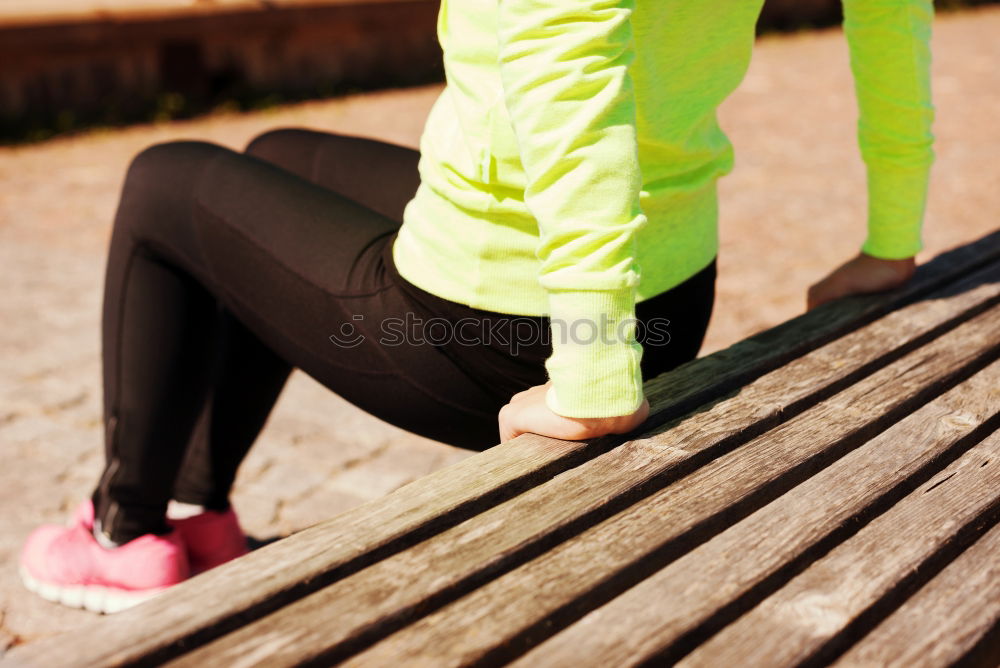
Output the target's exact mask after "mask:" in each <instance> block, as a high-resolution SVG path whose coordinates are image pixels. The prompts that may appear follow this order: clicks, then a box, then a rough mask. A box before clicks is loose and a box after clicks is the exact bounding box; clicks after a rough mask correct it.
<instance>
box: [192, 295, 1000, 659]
mask: <svg viewBox="0 0 1000 668" xmlns="http://www.w3.org/2000/svg"><path fill="white" fill-rule="evenodd" d="M997 327H1000V307H996V308H994V309H992V310H991V311H989V312H987V313H984V314H982V315H980V316H978V317H977V318H975V319H973V320H972V321H970V322H968V323H966V324H965V325H962V326H960V327H959V328H956V329H955V330H953V331H952V332H949V333H948V334H947V335H945V336H943V337H941V338H939V339H936V340H934V341H933V342H931V343H930V344H928V345H927V346H924V347H922V348H919V349H917V350H916V351H914V352H913V353H911V354H910V355H907V356H906V357H904V358H902V359H900V360H897V361H896V362H895V363H893V364H891V365H890V366H888V367H886V368H884V369H882V370H880V371H879V372H876V373H875V374H873V375H872V376H869V377H867V378H865V379H864V380H862V381H860V382H859V383H857V384H855V385H852V386H851V387H849V388H848V389H846V390H845V391H843V392H841V393H839V394H838V395H835V396H834V397H831V398H830V399H828V400H827V401H825V402H823V403H822V404H820V405H818V406H816V407H814V408H812V409H810V410H808V411H806V412H805V413H803V414H801V415H799V416H798V417H796V418H793V419H792V420H789V421H788V422H786V423H784V424H782V425H781V426H780V427H777V428H775V429H773V430H771V431H769V432H767V433H765V434H763V435H761V436H759V437H757V438H755V439H754V440H752V441H750V442H748V443H746V444H745V445H742V446H741V447H739V448H738V449H736V450H735V451H733V452H730V453H728V454H726V455H723V456H721V457H719V458H718V459H715V460H713V461H711V462H710V463H708V464H707V465H705V466H703V467H701V468H699V469H698V470H696V471H694V472H693V473H691V474H689V475H688V476H686V477H685V478H683V479H681V480H680V481H678V482H676V483H675V484H672V485H669V486H667V487H666V488H664V489H662V490H660V491H658V492H656V493H655V494H653V495H652V496H649V497H647V498H645V499H643V500H641V501H639V502H638V503H635V504H634V505H632V506H631V507H629V508H627V509H626V510H625V511H623V512H621V513H620V514H618V515H616V516H614V517H612V518H610V519H608V520H606V521H604V522H601V523H600V524H597V525H596V526H594V527H592V528H590V529H588V530H586V531H584V532H583V533H581V534H579V535H578V536H575V537H574V538H572V539H571V540H569V541H567V542H564V543H561V544H559V545H557V546H555V547H554V548H552V549H550V550H548V551H547V552H545V553H544V554H542V555H540V556H538V557H537V558H535V559H533V560H532V561H530V562H527V563H525V564H524V565H522V566H520V567H518V568H516V569H514V570H512V571H510V572H507V573H506V574H504V575H502V576H501V577H498V578H496V579H494V580H492V581H490V582H489V583H487V584H485V585H483V586H481V587H479V588H478V589H476V590H474V591H472V592H471V593H469V594H467V595H466V596H464V597H463V598H461V599H458V600H457V601H455V602H454V603H452V604H450V605H448V606H445V607H443V608H441V609H440V610H438V611H436V612H434V613H432V614H430V615H426V616H425V617H423V618H422V619H420V620H419V621H417V622H415V623H413V624H412V625H410V626H408V627H406V628H404V629H402V630H401V631H399V632H397V633H394V634H393V635H391V636H389V637H387V638H386V639H384V640H382V641H381V642H379V643H378V644H376V645H374V646H373V647H371V648H370V649H369V650H367V651H366V652H364V653H361V654H358V655H357V656H355V657H353V658H352V659H350V660H348V661H347V662H346V665H359V666H363V665H377V664H379V663H386V662H390V661H398V660H400V659H401V658H402V657H405V658H406V661H407V663H418V664H420V665H435V666H439V665H440V666H451V665H463V664H465V663H471V662H475V661H483V660H485V661H486V662H487V663H493V662H495V661H500V660H506V659H507V658H509V657H512V656H517V655H518V654H519V653H520V652H522V651H523V650H524V649H527V648H528V647H531V646H532V645H534V644H536V643H537V642H538V641H540V640H542V639H544V638H545V637H547V635H549V634H551V633H553V632H555V631H558V630H559V629H560V628H561V627H562V626H564V625H566V624H569V623H572V622H573V621H575V619H578V618H579V616H581V615H582V614H585V613H586V612H587V611H589V610H590V609H593V608H594V607H597V606H598V605H601V604H602V603H604V602H605V601H606V600H607V599H608V598H610V597H611V596H614V595H615V594H618V593H620V592H621V591H622V590H623V589H625V588H627V587H629V586H632V585H634V584H638V582H639V581H641V579H643V578H645V577H647V576H648V575H649V574H651V572H653V571H655V570H656V569H659V568H661V567H662V566H664V565H665V564H666V563H669V562H670V561H671V560H673V559H675V558H677V557H679V556H681V555H682V554H683V553H685V552H687V551H689V550H691V549H692V548H693V547H695V546H696V545H698V544H699V543H701V542H703V541H705V540H708V539H710V538H711V537H712V535H714V534H715V533H718V532H720V531H722V530H724V529H725V528H726V527H727V526H730V525H732V524H734V523H736V522H738V521H739V520H740V519H742V518H743V517H745V516H746V515H748V514H750V513H751V512H753V511H754V510H756V509H757V508H758V507H760V506H762V505H764V504H766V503H768V502H770V501H771V500H773V499H774V498H777V497H778V496H780V495H782V494H783V493H785V492H786V491H787V490H788V489H791V488H792V487H794V486H795V485H796V484H798V483H800V482H802V481H803V480H804V479H807V478H808V477H809V476H810V475H812V474H814V473H815V472H817V471H819V470H821V469H822V468H824V467H825V466H827V465H829V464H830V463H831V462H832V461H835V460H836V459H837V458H839V457H841V456H843V455H845V454H847V452H849V451H850V450H851V449H853V448H854V447H857V446H859V445H861V444H862V443H863V442H864V441H866V440H869V439H870V438H871V437H873V436H875V435H876V433H877V431H880V430H881V429H884V428H887V427H888V426H890V425H891V424H894V423H895V422H897V421H898V420H899V419H900V416H897V415H894V414H893V413H894V411H896V410H897V409H899V408H902V410H903V411H905V413H909V412H911V411H912V409H913V407H912V405H911V402H910V399H912V398H914V397H918V396H919V395H920V394H921V393H923V392H924V390H925V389H926V388H928V387H933V386H934V385H935V384H937V383H938V382H939V381H940V379H941V378H942V376H943V375H945V374H946V373H948V370H949V369H956V368H961V367H962V366H963V365H964V364H965V363H967V362H969V361H972V360H978V359H981V358H982V356H983V354H985V352H986V351H988V350H992V351H993V352H992V353H990V354H991V355H993V356H994V357H995V355H996V350H997V348H996V346H997V344H998V343H1000V342H998V341H997V340H996V336H995V331H997V329H996V328H997ZM718 419H719V420H720V421H721V423H722V424H725V423H726V422H727V418H726V416H725V415H724V414H723V415H721V416H719V418H718ZM879 422H882V424H881V425H880V426H878V427H876V429H874V430H873V429H871V428H870V426H871V425H873V424H877V423H879ZM703 427H704V428H705V430H706V431H707V433H709V434H711V433H712V431H713V425H711V424H707V425H703ZM714 428H715V429H717V428H718V427H714ZM676 433H677V431H676V430H671V431H669V432H667V433H666V434H665V435H664V438H662V439H659V441H658V440H657V437H653V438H651V439H650V440H649V441H644V442H646V443H650V444H653V445H655V444H656V443H657V442H659V443H660V444H661V445H663V446H666V447H665V449H664V454H666V453H668V452H670V451H671V450H672V449H673V448H677V447H683V446H681V445H680V444H678V443H677V442H676V439H675V435H676ZM630 445H631V444H627V445H626V446H622V448H619V449H618V450H616V451H614V452H612V453H609V454H608V455H606V456H604V457H602V458H599V459H597V460H594V461H592V462H588V464H587V465H585V466H582V467H580V469H584V468H589V469H590V470H589V471H588V472H587V475H586V476H585V477H584V478H583V479H582V481H591V480H594V479H595V478H597V477H598V476H602V475H607V473H605V472H604V471H602V469H604V468H607V469H612V470H614V469H617V468H618V467H619V466H621V465H623V462H620V461H616V460H614V459H613V457H614V455H615V454H616V453H617V452H619V451H621V450H622V449H623V448H627V447H629V446H630ZM655 459H656V458H655V456H654V461H655ZM553 484H558V483H557V482H556V481H554V483H553ZM568 498H573V492H570V488H566V492H564V493H563V494H561V495H558V496H556V497H555V499H556V500H555V503H556V504H558V503H559V502H560V501H561V502H562V504H565V503H566V499H568ZM490 512H491V513H493V514H495V515H499V514H500V513H503V512H504V508H503V507H500V508H497V509H494V510H493V511H490ZM530 512H533V513H535V514H544V513H551V512H555V511H554V510H553V509H552V507H551V506H550V505H538V506H536V507H534V508H533V509H530ZM527 515H528V511H525V512H524V513H523V514H521V513H519V514H518V515H507V516H504V515H499V517H501V518H503V519H504V524H503V525H499V524H498V525H497V526H496V527H495V528H494V529H493V532H494V535H497V536H501V535H502V534H503V533H504V532H506V531H510V530H511V529H510V527H516V526H519V525H520V523H521V522H523V521H526V519H527V518H526V516H527ZM481 517H486V514H484V515H483V516H481ZM478 519H480V518H476V520H478ZM473 522H474V520H473ZM470 524H471V523H470ZM456 529H460V528H458V527H457V528H456ZM447 538H448V540H449V541H450V542H449V543H446V545H449V544H450V545H452V546H455V545H461V547H462V549H463V554H464V550H465V549H466V544H464V543H462V542H461V539H460V536H459V535H455V536H454V537H452V536H448V537H447ZM494 540H496V539H494ZM434 542H435V541H429V542H428V543H427V544H425V545H423V546H420V547H422V548H424V549H426V550H429V549H431V547H432V544H433V543H434ZM443 551H444V548H443V547H442V549H441V552H443ZM418 555H419V552H418V551H417V550H411V551H410V552H409V553H408V554H407V555H406V556H407V557H408V558H410V559H415V558H417V556H418ZM444 558H445V555H443V554H441V553H440V552H438V553H435V554H434V556H433V559H432V558H431V557H428V558H427V560H426V561H427V562H428V563H427V565H425V566H424V567H425V568H432V567H433V568H434V569H436V568H437V567H438V565H439V564H440V563H442V562H441V561H439V560H441V559H444ZM470 558H471V559H481V557H480V556H479V555H478V554H476V555H474V556H472V557H470ZM459 559H460V557H459V558H458V559H453V560H452V561H451V563H449V564H448V566H449V568H455V567H458V565H456V566H451V564H455V563H456V562H458V561H459ZM379 574H380V575H381V571H379ZM569 574H571V575H569ZM438 577H443V575H439V576H438ZM338 584H343V583H338ZM360 584H366V585H367V586H370V587H372V586H374V583H373V579H369V581H368V582H367V583H360ZM419 586H420V585H419V583H418V582H413V581H411V582H410V583H409V584H408V589H410V590H413V589H416V588H418V587H419ZM346 593H348V592H347V591H346V590H344V589H338V588H337V587H331V588H328V589H327V590H325V591H323V592H319V593H317V594H316V595H315V596H314V597H311V598H312V599H313V601H317V602H318V601H319V600H320V597H325V598H324V599H323V600H324V605H329V606H332V609H335V610H337V611H338V612H337V616H336V618H337V619H338V620H341V617H340V612H339V611H340V609H341V608H340V606H341V605H342V604H343V600H344V599H343V598H341V596H342V595H344V594H346ZM333 597H337V598H333ZM300 603H305V600H304V601H302V602H300ZM321 608H322V606H321V605H316V607H314V608H312V609H311V613H308V614H321V613H319V612H318V611H319V610H320V609H321ZM294 613H295V609H294V607H291V606H290V607H289V608H287V609H286V610H283V611H281V613H278V615H276V616H275V617H276V618H275V619H274V620H272V622H273V623H274V624H278V622H279V619H277V617H278V616H279V615H280V616H281V620H280V622H281V625H280V626H275V625H269V626H265V625H264V624H262V625H261V626H260V627H259V629H258V633H263V632H265V629H269V630H274V629H276V628H287V629H289V630H291V629H292V628H294V626H295V623H294V622H293V621H292V620H291V617H284V615H285V614H289V615H294ZM299 626H301V625H299ZM247 630H249V629H247ZM240 633H241V634H242V633H243V631H242V630H241V632H240ZM296 633H301V630H297V631H296ZM300 637H301V636H300ZM230 640H231V641H232V642H229V641H230ZM236 640H237V638H236V636H235V635H234V637H233V638H232V639H223V640H222V641H220V646H222V645H225V646H226V647H230V648H234V651H235V647H236V646H237V645H236V642H235V641H236ZM239 640H240V641H243V642H248V641H251V639H250V636H249V634H247V635H243V636H241V637H240V638H239ZM310 642H312V641H310ZM203 649H205V650H206V653H205V654H202V655H201V656H202V657H207V656H208V653H207V651H208V648H207V647H206V648H203ZM299 651H301V650H299ZM298 656H299V657H301V654H300V655H298ZM192 658H193V657H192ZM272 658H274V657H272ZM284 658H285V655H284V654H281V655H279V656H278V657H277V659H278V661H279V663H280V662H282V661H283V660H284Z"/></svg>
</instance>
